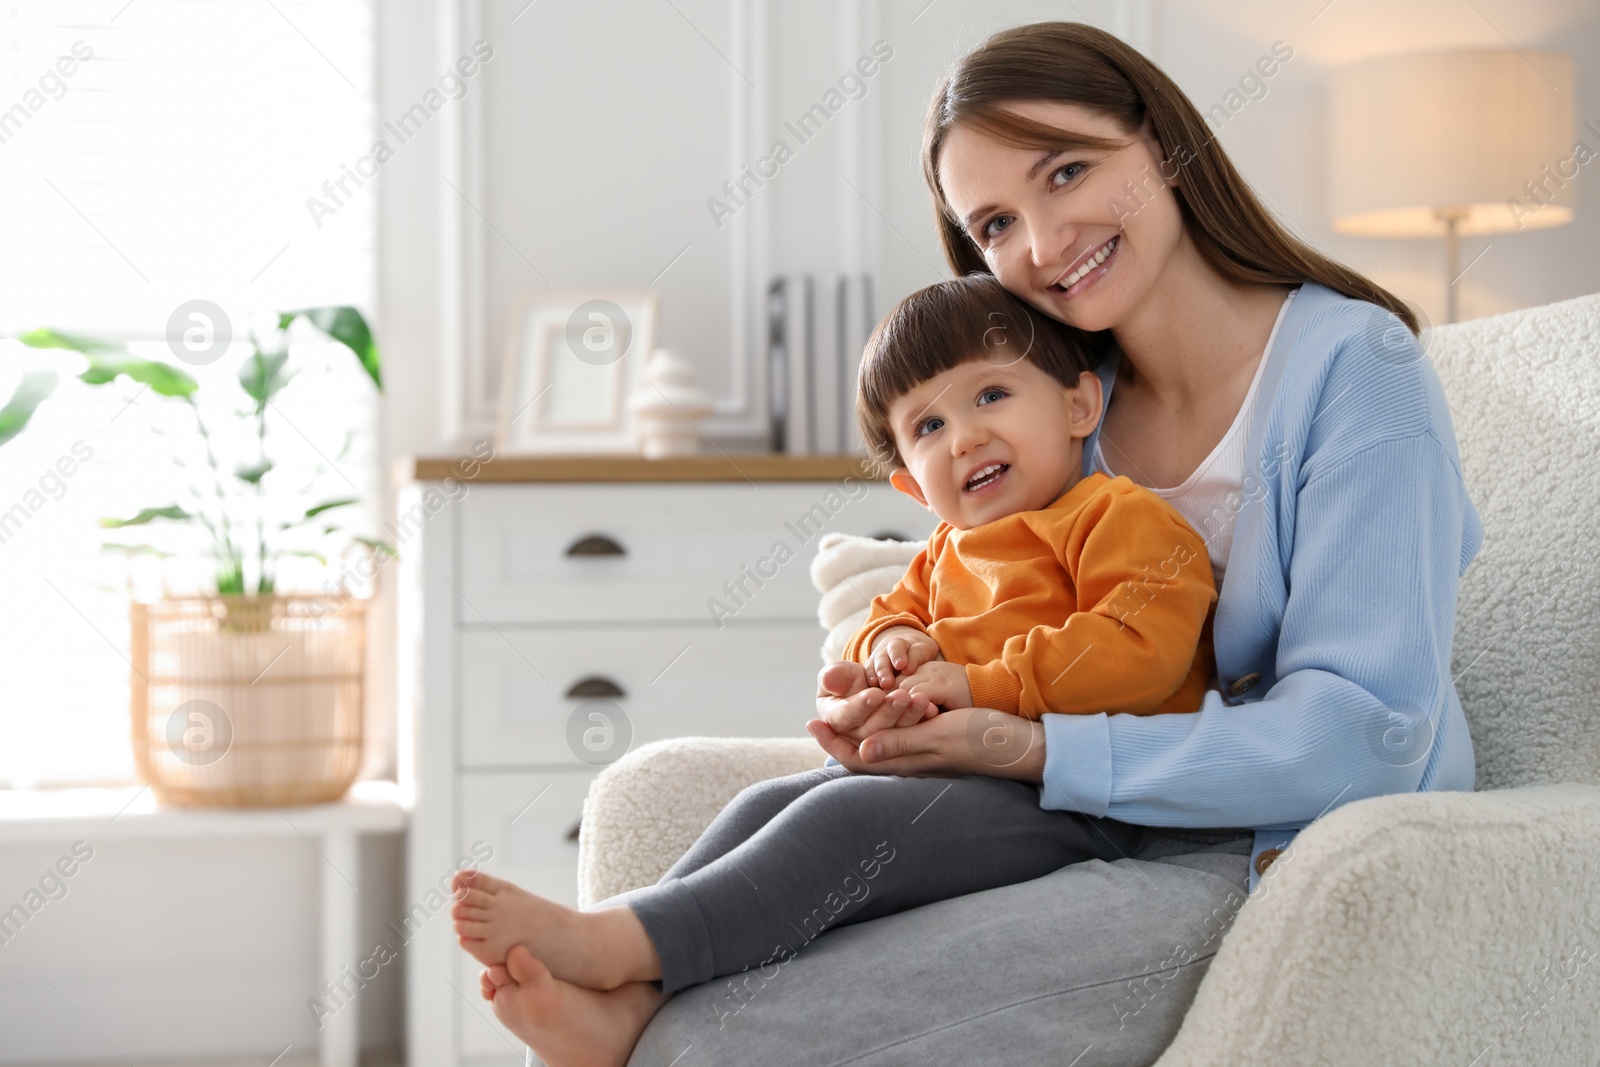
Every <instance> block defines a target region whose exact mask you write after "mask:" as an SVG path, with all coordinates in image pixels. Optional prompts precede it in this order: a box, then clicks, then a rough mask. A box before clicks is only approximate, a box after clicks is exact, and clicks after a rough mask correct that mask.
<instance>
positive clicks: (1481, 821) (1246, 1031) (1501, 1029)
mask: <svg viewBox="0 0 1600 1067" xmlns="http://www.w3.org/2000/svg"><path fill="white" fill-rule="evenodd" d="M1597 886H1600V787H1596V786H1586V785H1573V784H1566V785H1553V786H1535V787H1528V788H1521V789H1506V790H1496V791H1491V792H1484V793H1456V792H1440V793H1417V794H1407V795H1404V796H1385V797H1374V798H1371V799H1367V800H1360V801H1355V802H1352V803H1350V804H1348V805H1346V806H1344V807H1342V808H1339V809H1336V810H1335V811H1333V812H1331V813H1329V814H1328V815H1326V816H1324V817H1323V818H1321V819H1319V820H1318V821H1317V822H1315V823H1313V824H1312V825H1311V826H1310V827H1308V828H1307V829H1306V830H1304V831H1303V832H1302V833H1301V834H1300V835H1299V836H1298V837H1297V838H1296V840H1295V842H1294V843H1293V845H1292V847H1291V848H1290V849H1289V850H1287V851H1286V852H1284V853H1283V854H1282V855H1281V856H1279V857H1278V859H1277V860H1276V862H1274V863H1273V864H1272V866H1271V867H1269V868H1268V869H1267V872H1266V875H1265V876H1264V877H1263V879H1262V882H1261V885H1259V886H1258V887H1257V889H1256V892H1255V894H1254V895H1253V896H1252V897H1251V898H1250V900H1249V904H1248V906H1247V907H1243V908H1242V909H1241V910H1240V912H1239V915H1238V918H1237V920H1236V921H1235V922H1234V924H1233V926H1232V928H1231V929H1230V930H1229V931H1228V933H1227V935H1226V937H1225V938H1224V939H1223V942H1222V945H1221V947H1220V949H1219V950H1218V952H1217V955H1216V958H1215V959H1214V960H1213V961H1212V963H1211V968H1210V971H1209V973H1208V974H1207V975H1206V977H1205V980H1204V981H1203V982H1202V984H1201V986H1200V989H1199V992H1198V993H1197V995H1196V997H1195V1001H1194V1005H1193V1007H1192V1008H1191V1009H1190V1011H1189V1013H1188V1015H1187V1016H1186V1017H1185V1019H1184V1024H1183V1027H1182V1029H1181V1030H1180V1031H1179V1032H1178V1035H1177V1037H1176V1038H1175V1039H1174V1040H1173V1043H1172V1045H1171V1046H1170V1047H1169V1048H1168V1050H1167V1052H1166V1053H1165V1054H1164V1055H1163V1056H1162V1057H1161V1059H1160V1060H1159V1061H1158V1062H1157V1067H1179V1065H1182V1067H1209V1065H1212V1064H1215V1065H1218V1067H1221V1065H1225V1064H1226V1065H1229V1067H1237V1065H1240V1064H1247V1065H1254V1064H1275V1063H1307V1064H1311V1063H1315V1064H1325V1065H1327V1067H1334V1065H1340V1067H1342V1065H1344V1064H1371V1063H1428V1064H1456V1065H1459V1067H1467V1065H1468V1064H1477V1065H1487V1064H1491V1063H1540V1064H1572V1065H1574V1067H1577V1065H1582V1067H1590V1065H1591V1064H1592V1063H1593V1058H1594V1055H1595V1049H1596V1048H1597V1047H1600V1013H1597V1012H1596V1011H1595V1010H1594V1005H1595V1004H1596V1003H1597V1002H1600V962H1597V961H1596V960H1595V957H1596V955H1597V954H1600V889H1597ZM1489 1050H1493V1051H1492V1052H1489ZM1486 1052H1489V1055H1487V1056H1485V1053H1486ZM1480 1057H1481V1058H1480Z"/></svg>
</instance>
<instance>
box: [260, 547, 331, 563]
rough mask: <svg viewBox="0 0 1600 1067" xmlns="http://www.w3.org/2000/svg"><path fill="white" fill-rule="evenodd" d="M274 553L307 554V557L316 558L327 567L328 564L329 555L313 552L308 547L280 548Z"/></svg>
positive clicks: (288, 554) (285, 554)
mask: <svg viewBox="0 0 1600 1067" xmlns="http://www.w3.org/2000/svg"><path fill="white" fill-rule="evenodd" d="M273 555H277V556H305V557H306V558H307V559H314V560H316V561H317V562H318V563H320V564H322V565H323V566H324V567H326V566H327V565H328V557H327V556H325V555H323V554H322V553H321V552H313V551H311V550H310V549H306V548H284V549H280V550H279V551H277V552H275V553H273Z"/></svg>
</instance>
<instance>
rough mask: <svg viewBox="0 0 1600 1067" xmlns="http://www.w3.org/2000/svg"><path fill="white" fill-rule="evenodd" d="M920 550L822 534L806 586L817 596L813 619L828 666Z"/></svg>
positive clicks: (917, 545) (912, 544) (915, 545)
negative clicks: (819, 599)
mask: <svg viewBox="0 0 1600 1067" xmlns="http://www.w3.org/2000/svg"><path fill="white" fill-rule="evenodd" d="M924 547H925V543H924V542H922V541H878V540H875V539H873V538H871V537H858V536H857V535H855V534H845V533H829V534H824V535H823V536H822V539H821V540H820V541H818V542H817V555H816V557H815V558H814V559H812V561H811V584H812V585H815V586H816V587H817V591H818V592H820V593H821V594H822V602H821V603H820V604H819V605H818V607H817V620H818V621H819V622H821V623H822V628H823V629H824V630H827V631H828V636H827V637H826V638H824V639H823V642H822V662H823V663H832V662H833V661H834V660H836V659H838V658H839V657H840V653H842V652H843V651H844V646H845V643H846V642H848V641H849V640H850V638H851V637H852V636H853V635H854V634H855V632H856V631H857V630H859V629H861V625H862V623H864V622H866V621H867V613H868V612H869V611H870V610H871V607H872V598H873V597H875V596H878V595H880V594H882V593H887V592H888V591H889V590H891V589H893V588H894V586H895V583H896V582H898V581H899V580H900V579H901V578H902V577H904V576H905V573H906V567H907V566H908V565H909V564H910V563H911V561H912V560H913V559H915V558H916V555H917V553H918V552H921V551H922V549H923V548H924Z"/></svg>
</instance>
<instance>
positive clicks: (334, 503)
mask: <svg viewBox="0 0 1600 1067" xmlns="http://www.w3.org/2000/svg"><path fill="white" fill-rule="evenodd" d="M358 502H359V501H358V500H357V498H355V497H349V498H348V499H344V500H329V501H326V502H324V503H321V504H318V505H317V506H316V507H314V508H307V509H306V513H305V516H304V517H303V518H301V519H300V520H299V521H300V522H305V521H306V519H314V518H316V517H317V516H318V515H321V514H322V513H323V512H324V511H332V510H333V509H334V508H342V507H346V506H348V505H350V504H355V503H358Z"/></svg>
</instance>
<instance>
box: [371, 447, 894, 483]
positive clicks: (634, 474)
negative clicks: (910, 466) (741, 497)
mask: <svg viewBox="0 0 1600 1067" xmlns="http://www.w3.org/2000/svg"><path fill="white" fill-rule="evenodd" d="M869 470H870V468H869V466H868V460H867V458H866V457H865V456H849V455H817V456H790V455H782V454H778V453H771V452H749V453H745V452H732V453H728V454H726V455H720V454H714V453H713V454H708V455H695V456H668V457H665V458H662V459H645V458H644V457H643V456H634V455H610V456H598V455H546V456H527V455H521V456H510V455H507V456H497V457H495V458H493V459H490V460H479V459H478V458H476V457H475V456H471V455H464V456H406V457H402V458H400V459H397V460H396V461H395V464H394V469H393V472H392V473H393V480H394V483H395V484H396V485H403V484H405V483H407V482H439V481H443V480H444V479H445V478H448V477H454V478H457V479H459V480H461V481H464V482H750V483H757V482H837V481H842V480H844V479H845V478H847V477H854V478H859V479H862V480H864V481H881V480H883V479H882V478H879V477H875V476H874V475H872V474H871V473H869Z"/></svg>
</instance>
